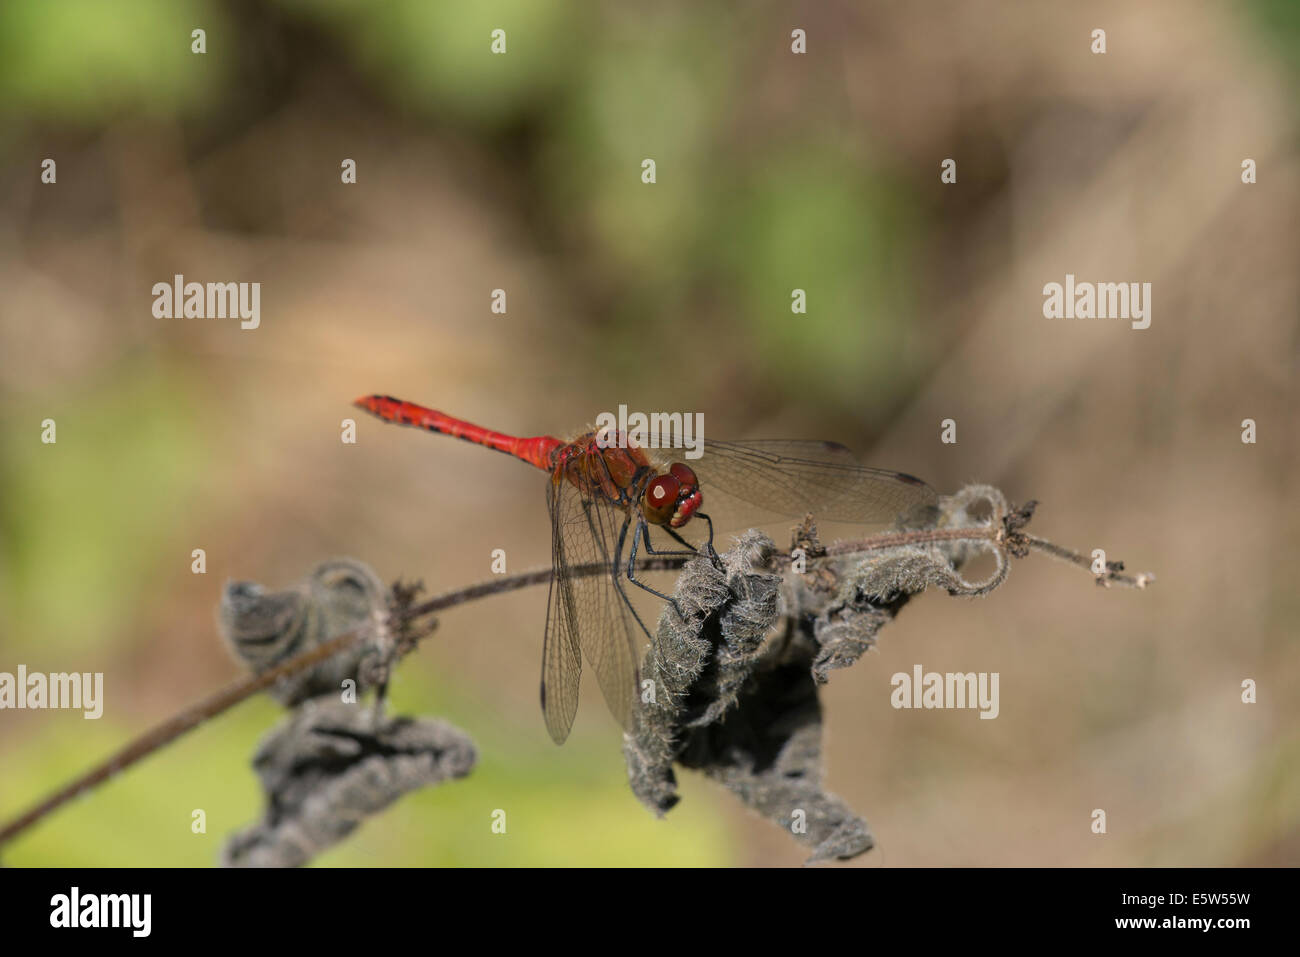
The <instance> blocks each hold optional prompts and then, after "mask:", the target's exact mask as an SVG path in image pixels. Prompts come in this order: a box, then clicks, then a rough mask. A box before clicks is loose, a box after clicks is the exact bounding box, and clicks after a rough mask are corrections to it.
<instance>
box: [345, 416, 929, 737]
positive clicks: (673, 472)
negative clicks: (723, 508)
mask: <svg viewBox="0 0 1300 957" xmlns="http://www.w3.org/2000/svg"><path fill="white" fill-rule="evenodd" d="M353 404H354V405H356V406H357V407H359V408H361V409H364V410H366V411H367V412H370V413H372V414H373V415H376V416H378V417H379V418H381V419H383V420H385V421H387V422H391V423H395V424H398V425H405V426H411V427H414V428H419V429H425V430H426V431H429V432H437V433H440V434H442V435H450V436H452V437H453V438H458V439H463V440H464V441H466V442H473V443H475V444H476V445H482V446H485V447H487V448H490V449H495V450H496V451H498V452H503V453H505V454H506V455H510V456H513V457H514V458H517V459H520V460H522V461H524V462H527V463H528V464H529V465H532V466H533V467H535V468H538V469H541V470H542V471H544V472H547V473H548V474H549V475H550V479H551V480H550V482H549V483H548V486H547V492H546V503H547V511H548V514H549V516H550V522H551V571H552V574H551V583H550V592H549V594H548V596H547V612H546V630H545V633H544V635H543V638H542V683H541V703H542V714H543V716H544V718H545V721H546V729H547V731H548V732H549V733H550V736H551V738H552V739H553V740H554V741H555V743H556V744H563V743H564V741H565V739H566V738H567V737H568V735H569V731H570V730H571V729H572V727H573V721H574V717H575V716H576V714H577V710H578V687H579V683H580V680H581V676H582V662H583V659H584V658H585V659H586V661H587V664H588V665H589V666H590V667H591V669H592V671H594V672H595V675H596V679H597V682H598V683H599V685H600V689H601V694H602V696H603V697H604V699H605V703H606V705H607V706H608V708H609V711H610V713H611V714H612V715H613V716H614V717H615V719H617V720H618V722H619V724H621V725H622V726H623V727H624V728H625V729H630V728H631V727H632V724H633V720H634V715H635V711H636V707H637V690H638V688H639V686H640V675H639V662H640V654H639V649H640V647H641V644H642V639H643V638H650V632H649V629H647V628H646V626H645V623H644V622H643V621H642V619H641V616H640V615H639V614H638V613H637V611H636V609H635V608H634V607H633V605H632V602H631V600H630V599H629V597H628V592H627V589H626V587H625V585H626V584H632V585H635V586H637V587H638V588H640V589H642V590H644V591H646V592H649V593H650V594H652V595H655V596H656V597H658V598H660V599H662V600H664V601H668V602H672V601H673V599H672V598H670V597H669V596H668V595H665V594H663V593H662V592H659V591H657V590H656V589H654V588H653V587H651V586H650V585H649V584H647V583H646V582H643V581H641V580H640V579H639V578H637V576H636V563H637V555H638V554H639V550H640V549H641V548H642V547H644V549H645V551H646V552H647V553H649V554H652V555H660V556H662V555H695V554H698V553H700V552H701V550H702V551H703V552H704V553H705V554H707V555H712V554H714V553H713V521H712V519H711V518H710V517H709V515H708V513H706V512H704V511H702V510H701V509H702V507H703V505H704V503H705V500H706V499H711V498H713V497H714V496H715V495H716V496H717V497H718V498H720V499H722V500H724V501H725V500H727V499H728V498H731V499H739V500H740V501H741V502H743V503H748V504H749V505H750V506H756V507H757V508H759V509H763V510H766V511H770V512H774V513H776V514H778V515H784V516H792V517H798V518H802V517H803V516H805V515H807V514H809V513H811V514H813V515H815V516H816V517H817V518H818V519H820V520H824V521H828V522H849V523H854V524H874V523H897V522H907V523H921V524H925V523H927V522H929V521H932V520H933V516H934V514H935V507H936V503H937V501H938V495H937V493H936V492H935V490H934V489H933V488H931V487H930V486H929V485H927V484H926V483H925V482H923V481H922V480H921V479H919V478H916V477H915V476H912V475H907V474H906V473H903V472H892V471H887V470H884V469H875V468H868V467H865V466H862V465H859V464H858V462H857V460H856V459H855V458H854V456H853V454H852V453H851V452H849V450H848V449H847V448H846V447H844V446H843V445H840V444H839V443H838V442H818V441H784V440H782V441H747V442H723V441H718V440H712V439H711V440H708V441H706V442H704V443H703V449H702V454H701V455H700V457H699V458H698V460H695V461H697V465H698V467H699V474H698V475H697V473H696V471H695V469H694V468H692V467H691V466H689V465H687V464H686V463H685V462H681V461H672V460H669V459H668V458H667V457H666V456H664V455H663V454H662V453H663V449H662V448H651V447H647V443H644V442H642V443H638V442H636V441H635V439H634V437H633V436H629V435H626V434H625V433H623V432H621V431H619V430H617V429H610V428H602V429H592V430H589V431H587V432H584V433H583V434H581V435H579V436H577V437H576V438H573V439H570V440H567V441H566V440H564V439H559V438H555V437H554V436H549V435H540V436H534V437H531V438H521V437H518V436H514V435H508V434H506V433H503V432H495V431H493V430H491V429H486V428H484V427H482V426H479V425H474V424H473V423H471V422H467V421H465V420H464V419H458V418H455V417H453V416H450V415H447V414H445V413H443V412H439V411H437V410H436V409H430V408H427V407H425V406H422V405H417V404H415V403H413V402H406V401H404V400H402V399H395V398H393V397H392V396H387V395H369V396H365V397H363V398H360V399H357V400H356V401H355V402H354V403H353ZM662 444H663V443H660V442H658V441H657V440H656V441H655V442H652V443H649V445H662ZM693 522H694V523H699V522H703V523H704V524H705V525H707V527H708V538H707V541H706V542H704V543H703V544H702V545H700V546H696V545H692V544H691V543H690V542H689V541H688V540H687V539H686V538H684V537H683V536H682V533H681V532H680V531H678V530H679V529H682V528H684V527H685V526H687V525H690V524H691V523H693ZM652 528H653V529H655V534H656V536H660V535H666V536H668V537H669V538H671V539H672V540H673V542H674V544H675V545H676V546H680V547H677V548H670V547H659V548H655V547H653V546H652V543H651V539H650V532H651V529H652ZM664 544H665V543H664V542H663V541H662V538H661V539H660V545H661V546H664ZM584 565H599V566H603V567H605V568H607V569H608V574H607V575H599V576H592V575H579V574H575V572H574V570H575V569H576V568H578V567H580V566H584ZM651 640H653V639H651Z"/></svg>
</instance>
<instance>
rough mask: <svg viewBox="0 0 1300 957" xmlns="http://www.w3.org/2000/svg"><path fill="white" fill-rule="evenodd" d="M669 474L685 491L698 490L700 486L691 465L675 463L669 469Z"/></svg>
mask: <svg viewBox="0 0 1300 957" xmlns="http://www.w3.org/2000/svg"><path fill="white" fill-rule="evenodd" d="M668 472H669V473H670V474H671V475H672V476H673V477H674V478H675V479H677V481H678V482H680V483H681V484H682V490H683V491H688V492H689V491H690V490H693V489H697V488H699V486H700V480H699V479H697V478H696V477H695V472H694V471H693V470H692V469H691V467H690V466H689V465H683V464H682V463H681V462H674V463H673V464H672V465H670V466H669V467H668Z"/></svg>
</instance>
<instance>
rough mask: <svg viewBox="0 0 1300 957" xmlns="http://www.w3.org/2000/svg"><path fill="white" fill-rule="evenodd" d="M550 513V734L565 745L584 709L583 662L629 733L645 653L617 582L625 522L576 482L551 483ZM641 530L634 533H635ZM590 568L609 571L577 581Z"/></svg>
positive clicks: (546, 661) (545, 686) (546, 656)
mask: <svg viewBox="0 0 1300 957" xmlns="http://www.w3.org/2000/svg"><path fill="white" fill-rule="evenodd" d="M547 505H548V507H549V509H550V514H551V568H552V576H551V591H550V597H549V599H548V602H547V611H546V637H545V638H544V639H543V645H542V713H543V715H544V716H545V718H546V730H547V731H549V732H550V734H551V737H552V739H554V741H555V742H556V744H563V743H564V739H565V738H567V737H568V736H569V729H570V728H572V727H573V718H574V715H575V714H576V713H577V710H578V685H579V680H580V678H581V675H582V659H583V658H586V660H587V664H588V665H590V666H591V669H592V671H594V672H595V673H596V680H597V682H598V683H599V684H600V690H601V694H603V695H604V697H605V704H606V705H607V706H608V707H609V711H610V713H611V714H612V715H613V716H614V717H615V718H616V719H617V720H618V722H619V724H621V725H622V726H623V727H624V728H629V727H630V726H631V722H632V714H633V710H634V708H635V700H636V699H635V695H636V689H637V670H638V669H637V662H638V660H639V655H638V647H639V644H640V638H641V630H640V628H639V627H638V626H637V625H636V623H635V621H636V620H635V619H634V618H633V617H632V614H631V611H630V609H629V608H628V607H627V606H626V604H625V602H624V601H623V598H622V597H621V596H620V595H619V592H618V590H617V588H616V584H615V575H621V573H622V569H621V568H616V566H615V557H616V555H618V554H619V540H620V536H621V535H622V534H623V528H624V523H625V521H626V516H624V515H623V514H622V513H621V512H620V511H619V510H618V509H616V508H614V507H613V506H612V505H610V504H609V503H607V502H603V501H600V500H587V499H584V497H583V496H582V495H581V494H580V493H579V491H578V490H577V489H576V488H575V487H574V486H573V485H572V484H571V483H569V482H567V481H561V482H555V481H552V482H551V483H550V485H549V487H548V491H547ZM633 531H635V526H632V527H631V528H629V529H628V531H627V534H628V535H630V534H632V533H633ZM584 565H599V566H602V567H604V568H605V569H607V571H606V572H605V573H603V574H598V575H576V574H573V570H574V569H576V568H578V567H579V566H584Z"/></svg>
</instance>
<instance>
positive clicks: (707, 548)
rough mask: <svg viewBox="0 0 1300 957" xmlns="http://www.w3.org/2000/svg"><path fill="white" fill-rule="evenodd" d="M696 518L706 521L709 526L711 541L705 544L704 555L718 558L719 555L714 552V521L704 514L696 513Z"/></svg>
mask: <svg viewBox="0 0 1300 957" xmlns="http://www.w3.org/2000/svg"><path fill="white" fill-rule="evenodd" d="M695 517H696V518H702V519H704V521H705V522H707V523H708V526H709V540H708V541H707V542H705V543H704V554H706V555H709V556H711V557H713V558H717V557H718V553H717V552H715V551H714V550H713V519H711V518H709V516H707V515H705V514H704V513H703V512H696V513H695Z"/></svg>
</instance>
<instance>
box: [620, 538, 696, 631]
mask: <svg viewBox="0 0 1300 957" xmlns="http://www.w3.org/2000/svg"><path fill="white" fill-rule="evenodd" d="M624 531H627V527H626V525H625V526H624ZM643 538H644V539H645V543H646V549H647V550H649V548H650V532H649V531H648V530H647V525H646V523H645V522H637V526H636V531H634V532H633V533H632V551H631V552H629V553H628V556H627V580H628V581H630V582H631V583H632V584H633V585H636V587H637V588H640V589H642V590H643V591H648V592H649V593H650V594H652V595H657V596H658V597H660V598H662V599H663V600H664V601H666V602H668V603H669V604H671V605H672V606H673V610H674V611H675V612H677V617H678V618H680V619H681V620H682V621H685V620H686V616H685V615H683V614H682V608H681V606H680V605H678V604H677V599H676V598H673V597H672V596H671V595H665V594H664V593H663V592H661V591H656V590H655V589H653V588H651V587H650V586H649V585H647V584H646V583H645V582H641V581H637V579H636V550H637V545H638V544H639V543H640V541H641V539H643ZM622 540H623V536H622V535H619V544H620V545H622ZM619 552H620V553H621V552H622V548H620V549H619ZM655 554H657V555H662V554H664V553H663V552H655ZM689 554H691V555H694V554H695V553H694V552H690V553H689Z"/></svg>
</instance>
